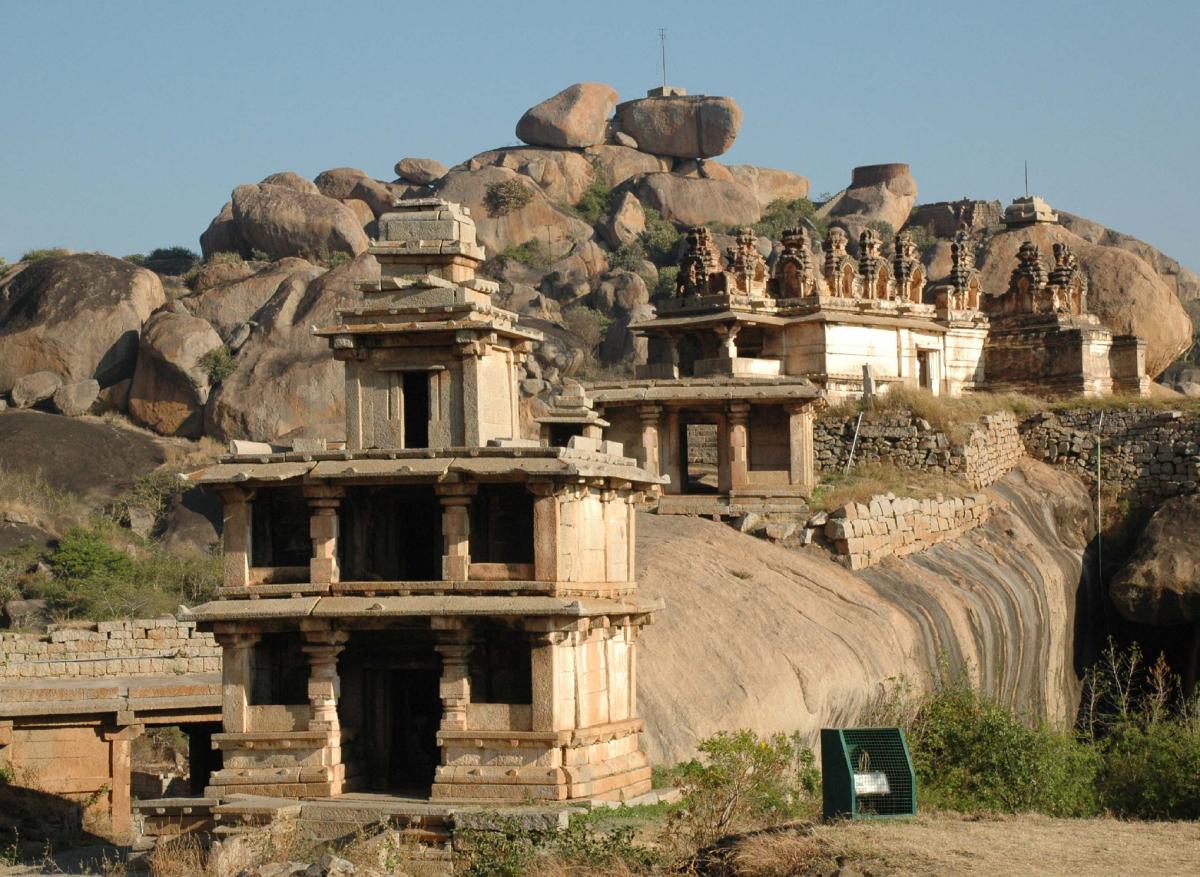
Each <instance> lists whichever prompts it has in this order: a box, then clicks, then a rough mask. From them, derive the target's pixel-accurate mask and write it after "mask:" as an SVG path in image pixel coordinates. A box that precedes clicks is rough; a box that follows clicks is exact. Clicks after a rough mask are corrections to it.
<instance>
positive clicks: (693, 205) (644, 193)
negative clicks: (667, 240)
mask: <svg viewBox="0 0 1200 877" xmlns="http://www.w3.org/2000/svg"><path fill="white" fill-rule="evenodd" d="M633 192H634V194H635V195H637V198H638V200H639V201H641V202H642V204H644V205H645V206H646V207H650V208H652V209H654V210H657V211H658V212H659V213H661V214H662V215H663V217H664V218H665V219H669V220H671V221H672V222H674V223H677V224H679V225H687V226H691V225H704V224H705V223H709V222H722V223H725V224H726V225H753V224H754V223H756V222H758V220H759V218H760V217H761V216H762V206H761V205H760V204H759V201H758V199H757V198H756V197H754V193H753V192H751V191H750V190H749V189H747V188H746V187H745V186H743V185H742V184H741V183H735V182H731V181H728V180H710V179H705V178H703V177H685V176H681V175H679V174H646V175H645V176H642V177H639V178H638V179H637V181H636V182H635V183H634V184H633Z"/></svg>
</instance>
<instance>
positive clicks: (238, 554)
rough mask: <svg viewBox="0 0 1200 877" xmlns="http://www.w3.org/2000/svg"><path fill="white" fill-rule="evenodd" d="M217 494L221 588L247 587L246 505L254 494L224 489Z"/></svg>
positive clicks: (248, 513) (248, 527)
mask: <svg viewBox="0 0 1200 877" xmlns="http://www.w3.org/2000/svg"><path fill="white" fill-rule="evenodd" d="M218 493H219V494H220V496H221V503H222V504H223V506H224V524H223V526H222V529H221V534H222V535H221V540H222V549H223V550H222V556H221V579H222V584H223V585H224V586H225V587H227V588H244V587H246V586H247V585H249V584H250V501H251V500H253V499H254V491H253V490H243V489H242V488H240V487H225V488H221V489H220V490H219V491H218Z"/></svg>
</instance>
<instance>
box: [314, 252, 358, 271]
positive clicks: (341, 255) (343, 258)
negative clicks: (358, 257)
mask: <svg viewBox="0 0 1200 877" xmlns="http://www.w3.org/2000/svg"><path fill="white" fill-rule="evenodd" d="M353 259H354V257H353V256H351V255H350V254H349V253H346V252H343V251H341V250H338V251H337V252H336V253H332V254H330V255H328V256H322V257H321V259H320V260H319V261H320V262H322V263H323V264H324V265H325V267H327V268H336V267H337V266H338V265H345V264H346V263H347V262H350V261H352V260H353Z"/></svg>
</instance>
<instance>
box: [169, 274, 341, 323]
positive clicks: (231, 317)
mask: <svg viewBox="0 0 1200 877" xmlns="http://www.w3.org/2000/svg"><path fill="white" fill-rule="evenodd" d="M257 266H258V270H257V271H254V272H253V273H252V274H250V275H249V276H245V275H243V274H242V273H241V272H238V273H237V274H236V275H235V276H234V278H233V279H231V280H228V281H225V282H223V283H216V284H213V285H212V286H206V287H204V288H202V289H199V290H198V291H196V292H194V293H193V294H191V295H188V296H184V297H183V298H181V299H179V304H180V305H182V306H183V307H184V308H186V309H187V311H188V313H190V314H191V315H192V316H193V317H199V318H200V319H202V320H204V321H206V322H207V323H209V324H210V325H211V326H212V327H213V328H215V329H216V330H217V334H218V335H220V336H221V338H222V339H224V340H226V341H228V340H229V339H230V338H231V337H232V336H233V334H234V332H235V331H236V330H237V329H238V328H239V327H241V326H243V325H245V324H246V322H247V321H248V320H251V319H253V317H254V315H255V313H257V311H258V309H259V308H261V307H262V306H263V305H265V304H266V303H267V302H268V301H270V300H271V299H272V298H273V297H274V296H275V294H276V293H278V292H279V291H280V290H281V289H283V288H285V287H286V288H289V289H294V290H300V291H303V290H304V289H305V287H307V286H308V283H309V281H311V280H313V279H315V278H317V277H319V276H320V275H321V269H320V268H318V267H317V266H316V265H313V264H312V263H310V262H306V261H305V260H304V259H280V260H279V261H278V262H267V263H262V262H260V263H257Z"/></svg>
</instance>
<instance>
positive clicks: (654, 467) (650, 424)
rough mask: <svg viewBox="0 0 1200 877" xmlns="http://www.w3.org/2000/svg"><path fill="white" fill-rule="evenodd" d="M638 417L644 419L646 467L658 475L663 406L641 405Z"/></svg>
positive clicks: (643, 445) (643, 438)
mask: <svg viewBox="0 0 1200 877" xmlns="http://www.w3.org/2000/svg"><path fill="white" fill-rule="evenodd" d="M638 417H640V418H641V419H642V456H643V457H644V460H645V462H644V464H643V465H644V468H645V469H646V471H647V472H649V473H650V474H651V475H657V474H658V473H659V472H660V471H661V470H660V467H659V447H658V430H659V421H660V420H661V418H662V406H660V405H639V406H638Z"/></svg>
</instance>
